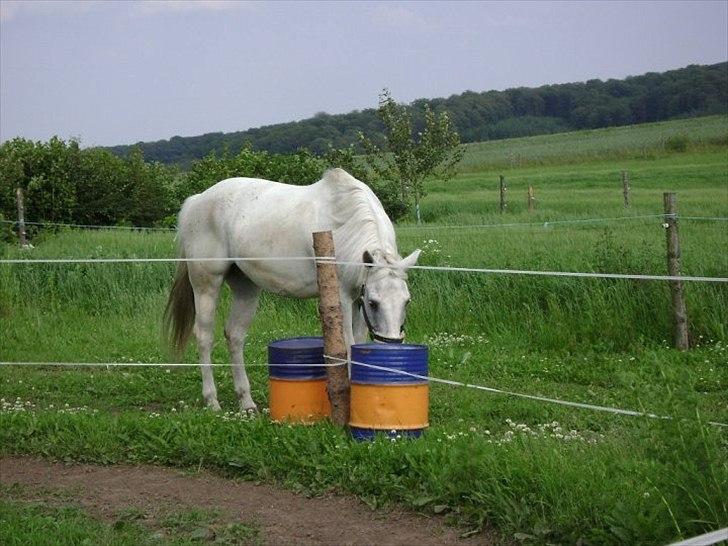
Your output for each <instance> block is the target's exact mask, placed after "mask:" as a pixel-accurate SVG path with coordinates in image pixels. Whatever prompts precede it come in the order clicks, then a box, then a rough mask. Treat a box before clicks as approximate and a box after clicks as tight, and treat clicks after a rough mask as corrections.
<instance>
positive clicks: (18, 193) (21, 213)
mask: <svg viewBox="0 0 728 546" xmlns="http://www.w3.org/2000/svg"><path fill="white" fill-rule="evenodd" d="M15 200H16V201H17V203H18V241H19V242H20V246H21V247H26V246H28V236H27V234H26V233H25V203H24V202H23V188H21V187H18V188H16V190H15Z"/></svg>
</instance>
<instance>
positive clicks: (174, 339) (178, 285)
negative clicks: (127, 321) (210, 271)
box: [163, 251, 195, 356]
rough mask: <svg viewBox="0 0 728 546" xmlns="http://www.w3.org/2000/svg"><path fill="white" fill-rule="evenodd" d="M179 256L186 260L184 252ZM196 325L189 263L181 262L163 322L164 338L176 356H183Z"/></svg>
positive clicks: (178, 265)
mask: <svg viewBox="0 0 728 546" xmlns="http://www.w3.org/2000/svg"><path fill="white" fill-rule="evenodd" d="M179 255H180V257H181V258H184V252H182V251H180V253H179ZM194 324H195V293H194V291H193V290H192V283H191V282H190V277H189V275H188V272H187V262H179V263H178V264H177V273H176V275H175V278H174V284H173V285H172V290H171V291H170V292H169V299H168V300H167V307H166V308H165V310H164V322H163V332H164V338H165V339H166V340H167V342H168V343H169V346H170V347H171V348H172V350H173V352H174V354H175V356H179V355H181V354H182V352H183V351H184V350H185V348H186V347H187V342H188V341H189V339H190V334H191V333H192V327H193V326H194Z"/></svg>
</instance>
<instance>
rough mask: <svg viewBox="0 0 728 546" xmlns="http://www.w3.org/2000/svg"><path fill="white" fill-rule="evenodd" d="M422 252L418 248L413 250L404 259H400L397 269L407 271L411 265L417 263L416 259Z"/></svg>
mask: <svg viewBox="0 0 728 546" xmlns="http://www.w3.org/2000/svg"><path fill="white" fill-rule="evenodd" d="M421 252H422V251H421V250H420V249H419V248H418V249H417V250H415V251H414V252H413V253H412V254H410V255H409V256H407V257H406V258H402V260H401V261H400V262H399V263H398V264H397V266H398V267H401V268H402V269H409V268H410V267H412V266H413V265H415V264H416V263H417V259H418V258H419V257H420V253H421Z"/></svg>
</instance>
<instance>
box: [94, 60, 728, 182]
mask: <svg viewBox="0 0 728 546" xmlns="http://www.w3.org/2000/svg"><path fill="white" fill-rule="evenodd" d="M427 104H429V105H430V107H431V108H432V109H433V110H434V111H435V112H442V111H447V112H448V113H449V114H450V116H451V118H452V121H453V124H454V126H455V127H456V129H457V130H458V132H459V133H460V137H461V140H462V142H479V141H485V140H496V139H503V138H511V137H519V136H530V135H537V134H547V133H557V132H564V131H570V130H576V129H596V128H600V127H611V126H617V125H631V124H639V123H647V122H652V121H662V120H667V119H674V118H681V117H693V116H702V115H709V114H724V113H728V63H725V62H724V63H718V64H714V65H702V66H701V65H691V66H688V67H686V68H681V69H678V70H671V71H668V72H662V73H655V72H650V73H647V74H643V75H641V76H631V77H628V78H625V79H623V80H616V79H610V80H606V81H602V80H598V79H594V80H589V81H587V82H579V83H566V84H558V85H544V86H541V87H537V88H526V87H520V88H514V89H507V90H505V91H485V92H474V91H466V92H464V93H461V94H459V95H452V96H450V97H448V98H436V99H418V100H415V101H413V102H412V103H411V104H410V107H411V108H412V111H413V114H414V119H415V124H418V123H419V124H421V123H422V120H423V117H424V109H425V105H427ZM359 131H361V132H362V133H364V134H365V135H366V136H367V137H369V138H370V139H372V140H373V141H375V142H376V141H380V140H381V138H382V134H383V133H382V131H383V126H382V124H381V122H380V121H379V119H378V118H377V116H376V109H375V108H371V109H365V110H361V111H353V112H349V113H347V114H336V115H331V114H327V113H325V112H320V113H318V114H316V115H315V116H313V117H311V118H308V119H304V120H302V121H297V122H290V123H281V124H277V125H269V126H265V127H258V128H254V129H248V130H245V131H238V132H234V133H208V134H204V135H200V136H192V137H181V136H174V137H172V138H171V139H169V140H160V141H157V142H139V143H137V144H136V145H128V146H114V147H111V148H108V149H109V150H110V151H111V152H112V153H114V154H116V155H118V156H121V157H125V156H126V155H128V154H129V153H130V152H131V150H132V149H133V147H134V146H138V147H139V148H140V149H141V151H142V152H143V154H144V157H145V159H147V160H148V161H159V162H162V163H167V164H172V163H175V164H178V165H180V166H182V167H183V168H186V167H188V166H189V165H190V164H191V163H192V161H193V160H195V159H200V158H202V157H204V156H206V155H207V154H209V153H210V152H212V151H214V152H217V153H222V152H223V151H224V150H226V149H227V151H228V152H229V153H232V154H237V153H238V152H239V151H240V150H242V149H243V148H244V147H245V146H246V145H247V146H250V147H251V148H252V149H253V150H264V151H268V152H272V153H291V152H295V151H296V150H299V149H302V148H305V149H307V150H310V151H311V152H313V153H315V154H322V153H325V152H326V151H327V150H328V149H329V147H334V148H343V147H347V146H349V145H352V144H353V145H355V146H357V145H358V139H357V134H358V132H359Z"/></svg>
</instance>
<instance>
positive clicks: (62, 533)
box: [0, 486, 261, 546]
mask: <svg viewBox="0 0 728 546" xmlns="http://www.w3.org/2000/svg"><path fill="white" fill-rule="evenodd" d="M3 493H4V495H7V498H3V499H2V500H0V544H3V545H4V546H42V545H48V546H51V545H54V546H55V545H58V544H63V545H64V546H76V545H78V546H86V545H89V546H90V545H95V544H105V545H114V546H126V545H129V546H146V545H160V546H162V545H170V546H191V545H195V544H203V543H204V544H215V545H220V546H226V545H230V546H232V545H238V546H243V545H245V546H256V545H259V544H261V537H260V529H259V528H258V527H257V526H256V525H253V524H243V523H227V524H225V523H224V522H222V521H220V518H219V514H218V513H217V512H215V511H210V510H197V509H191V510H184V511H180V510H177V511H172V510H168V511H167V513H166V514H165V515H164V517H163V518H162V521H159V522H148V521H145V514H143V513H142V512H141V511H140V510H139V509H137V508H135V507H129V508H126V509H122V510H120V511H119V512H118V513H117V514H116V519H115V521H114V522H113V523H106V522H103V521H99V520H98V519H97V518H95V517H93V516H92V515H90V514H88V513H87V512H86V511H85V510H84V509H83V508H81V507H80V506H78V505H76V504H75V503H73V501H72V499H66V498H58V494H56V493H53V492H51V493H46V496H48V497H50V498H51V500H50V501H47V500H43V501H38V500H29V499H26V498H22V497H26V496H27V491H24V490H23V488H21V487H18V486H13V487H7V488H3ZM18 497H20V498H18Z"/></svg>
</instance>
